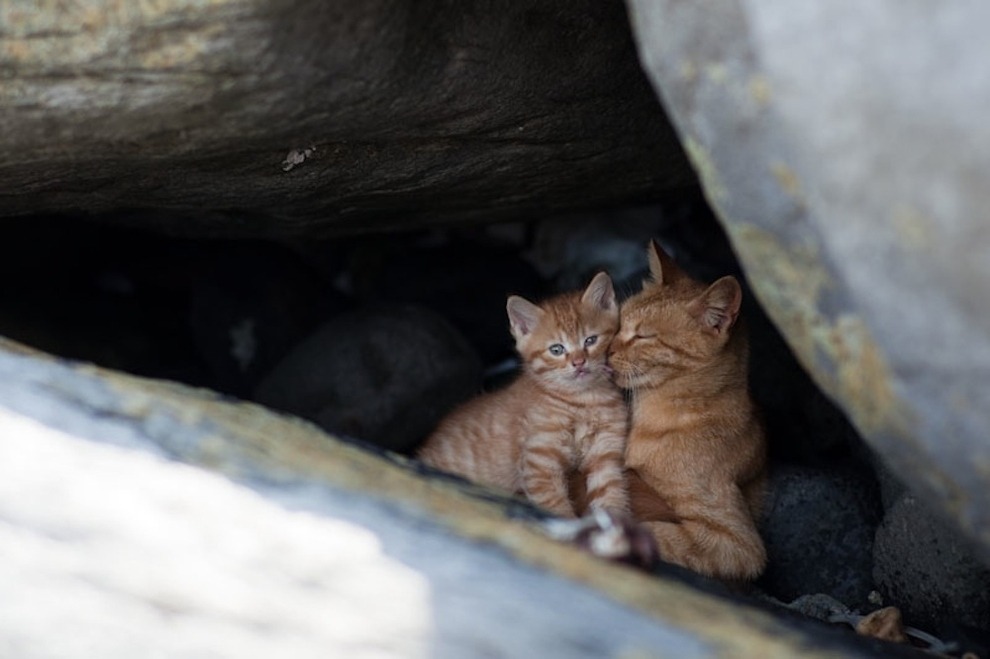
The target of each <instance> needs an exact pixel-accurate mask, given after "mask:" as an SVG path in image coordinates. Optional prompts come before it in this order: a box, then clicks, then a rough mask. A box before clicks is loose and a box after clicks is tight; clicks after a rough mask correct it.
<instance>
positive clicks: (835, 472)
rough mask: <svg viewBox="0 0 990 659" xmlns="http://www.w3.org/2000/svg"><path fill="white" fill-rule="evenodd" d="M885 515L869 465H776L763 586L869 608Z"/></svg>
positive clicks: (781, 595)
mask: <svg viewBox="0 0 990 659" xmlns="http://www.w3.org/2000/svg"><path fill="white" fill-rule="evenodd" d="M882 514H883V510H882V508H881V506H880V498H879V492H878V487H877V484H876V482H875V481H874V480H873V478H872V474H870V473H869V472H868V470H864V469H862V468H860V469H857V468H854V467H853V466H852V465H848V464H844V465H841V466H839V467H831V468H811V467H795V466H787V465H777V466H775V467H774V469H773V470H772V471H771V479H770V487H769V493H768V497H767V502H766V508H765V511H764V514H763V521H762V525H761V533H762V535H763V538H764V541H765V543H766V545H767V553H768V555H769V562H768V565H767V569H766V572H765V573H764V575H763V577H762V578H761V579H760V585H761V586H762V587H763V588H764V589H765V590H766V591H767V592H768V593H769V594H770V595H772V596H774V597H776V598H777V599H779V600H782V601H791V600H794V599H796V598H798V597H800V596H802V595H808V594H822V595H825V596H828V597H831V598H834V599H836V600H839V601H841V602H843V603H844V604H845V605H846V606H847V607H849V608H854V609H855V608H864V607H866V606H867V603H868V598H869V594H870V592H871V591H872V590H873V589H874V585H873V537H874V534H875V532H876V527H877V524H879V522H880V518H881V516H882Z"/></svg>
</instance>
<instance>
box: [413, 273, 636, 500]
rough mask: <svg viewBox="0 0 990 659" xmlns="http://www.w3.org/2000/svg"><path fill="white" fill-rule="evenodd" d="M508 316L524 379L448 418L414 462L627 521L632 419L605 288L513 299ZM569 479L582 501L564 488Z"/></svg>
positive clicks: (610, 294)
mask: <svg viewBox="0 0 990 659" xmlns="http://www.w3.org/2000/svg"><path fill="white" fill-rule="evenodd" d="M506 309H507V311H508V314H509V321H510V329H511V331H512V335H513V337H514V338H515V340H516V349H517V350H518V352H519V355H520V357H521V358H522V362H523V370H522V373H521V374H520V375H519V377H518V378H517V379H516V380H515V381H514V382H513V383H512V384H511V385H509V386H508V387H506V388H504V389H501V390H499V391H495V392H492V393H488V394H484V395H482V396H480V397H478V398H475V399H474V400H471V401H468V402H467V403H466V404H464V405H463V406H461V407H459V408H458V409H456V410H454V411H453V412H452V413H451V414H450V415H449V416H448V417H446V418H445V419H444V420H443V421H442V422H441V423H440V425H439V426H438V427H437V429H436V430H435V431H434V432H433V434H432V435H431V436H430V437H429V438H428V439H427V440H426V442H425V443H424V444H423V446H422V447H421V448H420V450H419V452H418V454H417V457H418V458H419V459H421V460H422V461H423V462H426V463H427V464H430V465H433V466H435V467H437V468H440V469H444V470H446V471H450V472H453V473H456V474H460V475H462V476H464V477H466V478H468V479H470V480H473V481H476V482H479V483H484V484H486V485H490V486H493V487H496V488H500V489H502V490H505V491H507V492H511V493H514V494H522V495H525V496H526V497H527V498H528V499H529V500H530V501H532V502H533V503H535V504H537V505H539V506H542V507H544V508H546V509H547V510H549V511H550V512H552V513H554V514H556V515H559V516H562V517H574V516H575V515H576V514H582V513H583V512H585V509H586V508H605V509H609V510H612V511H615V512H627V511H628V509H629V506H628V495H627V493H626V485H625V478H624V473H623V465H622V456H623V451H624V449H625V441H626V431H627V423H628V422H627V415H628V412H627V409H626V405H625V402H624V401H623V398H622V394H621V392H620V390H619V389H618V388H617V387H616V386H615V385H614V384H613V383H612V382H611V380H610V371H609V368H608V366H607V364H606V353H607V350H608V344H609V341H611V339H612V337H613V336H614V335H615V332H616V330H617V329H618V326H619V311H618V306H617V304H616V301H615V293H614V291H613V288H612V281H611V279H609V277H608V275H606V274H605V273H599V274H598V275H597V276H596V277H595V278H594V279H593V280H592V281H591V283H590V284H589V285H588V288H587V289H586V290H585V291H583V292H575V293H570V294H565V295H562V296H559V297H556V298H552V299H550V300H547V301H546V302H543V303H542V304H540V305H535V304H533V303H531V302H529V301H527V300H524V299H523V298H520V297H516V296H512V297H510V298H509V300H508V303H507V305H506ZM555 353H559V354H555ZM575 479H577V480H578V481H579V482H580V485H581V490H582V496H581V499H580V501H576V500H575V496H574V493H573V492H572V491H571V489H570V487H569V483H570V482H571V481H573V480H575Z"/></svg>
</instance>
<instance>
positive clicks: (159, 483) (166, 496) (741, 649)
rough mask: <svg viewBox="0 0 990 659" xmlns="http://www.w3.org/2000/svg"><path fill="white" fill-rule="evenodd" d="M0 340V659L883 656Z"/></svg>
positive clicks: (393, 467) (127, 381)
mask: <svg viewBox="0 0 990 659" xmlns="http://www.w3.org/2000/svg"><path fill="white" fill-rule="evenodd" d="M5 345H6V346H7V349H5V350H2V351H0V460H2V462H3V464H4V466H5V467H4V469H5V477H4V478H3V479H2V480H0V556H2V557H3V560H2V561H0V584H2V587H3V591H4V597H3V598H2V601H0V654H2V655H3V656H11V657H19V658H25V659H33V658H42V657H45V658H48V657H58V658H60V659H65V658H76V657H78V658H80V659H81V658H89V657H97V656H98V657H101V658H106V659H113V658H115V657H120V658H121V659H123V658H130V657H134V656H164V657H172V656H182V657H238V658H244V657H270V656H292V657H326V656H347V657H383V656H402V657H451V658H454V657H467V656H507V657H533V656H540V657H632V656H636V657H638V656H658V657H667V656H669V657H721V656H732V657H791V656H795V653H798V652H801V653H802V655H803V656H826V655H828V654H829V653H832V652H835V651H836V650H837V649H842V651H844V652H845V653H846V655H847V656H864V657H865V656H886V655H881V654H880V653H879V650H878V649H877V647H876V646H873V645H869V644H863V643H859V642H857V641H856V640H855V638H854V637H852V636H851V635H840V634H837V633H836V634H832V633H831V631H832V630H827V629H820V630H818V631H817V632H816V633H815V635H809V634H808V633H807V632H806V631H805V632H802V631H801V630H800V629H799V628H798V627H794V626H791V625H790V624H785V623H784V622H783V621H778V620H775V619H774V618H773V617H772V616H771V615H769V614H767V613H765V612H762V611H760V610H757V609H754V608H752V607H751V606H749V605H744V604H738V605H737V604H733V603H731V602H729V601H726V600H722V599H719V598H717V597H714V596H712V595H707V594H704V593H702V592H700V591H695V590H693V589H691V588H689V587H687V586H686V585H684V584H682V583H679V582H676V581H673V580H671V579H669V578H667V577H656V576H649V575H646V574H644V573H642V572H638V571H634V570H632V569H628V568H624V567H619V566H616V565H612V564H608V563H605V562H602V561H600V560H598V559H595V558H592V557H590V556H589V555H587V554H585V553H583V552H581V551H579V550H577V549H574V548H572V547H569V546H566V545H562V544H558V543H555V542H553V541H551V540H550V539H548V538H547V537H546V536H545V535H544V534H543V533H542V532H540V531H539V530H538V529H537V528H536V527H535V526H534V522H532V521H526V520H525V519H510V518H509V517H507V516H506V509H504V508H503V507H501V506H499V505H497V504H495V503H492V502H491V501H490V500H488V499H486V498H485V497H481V498H479V497H478V493H473V492H472V490H471V489H468V488H464V487H463V486H460V485H456V484H453V483H451V482H449V481H446V480H436V479H428V478H424V477H423V476H422V475H420V474H418V473H416V472H415V471H413V470H410V469H408V468H407V467H405V466H404V464H403V462H402V461H401V460H399V459H397V458H396V459H393V460H389V459H385V458H383V457H381V456H378V455H373V454H371V453H368V452H366V451H365V450H363V449H359V448H357V447H354V446H349V445H346V444H342V443H340V442H338V441H336V440H334V439H332V438H330V437H328V436H326V435H324V434H323V433H322V432H320V431H319V430H317V429H316V428H315V427H313V426H311V425H309V424H305V423H303V422H300V421H296V420H292V419H287V418H282V417H278V416H276V415H273V414H271V413H270V412H267V411H265V410H263V409H261V408H259V407H256V406H253V405H247V404H235V403H230V402H225V401H223V400H221V399H219V398H217V397H216V396H215V395H212V394H209V393H208V392H203V391H197V390H192V389H188V388H184V387H180V386H177V385H169V384H165V383H155V382H152V381H147V380H140V379H137V378H131V377H124V376H119V375H115V374H113V373H111V372H104V371H99V370H97V369H94V368H92V367H86V366H71V365H67V364H63V363H58V362H55V361H51V360H49V359H48V358H45V357H42V356H32V355H30V354H19V353H20V352H21V350H20V349H19V348H17V347H16V346H13V345H12V344H5ZM884 651H886V649H885V650H884Z"/></svg>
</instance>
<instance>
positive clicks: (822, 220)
mask: <svg viewBox="0 0 990 659" xmlns="http://www.w3.org/2000/svg"><path fill="white" fill-rule="evenodd" d="M628 4H629V8H630V14H631V17H632V24H633V28H634V32H635V34H636V37H637V40H638V43H639V50H640V55H641V59H642V61H643V62H644V65H645V66H646V68H647V69H648V71H649V73H650V75H651V78H652V80H653V82H654V86H655V87H656V89H657V90H658V92H659V94H660V96H661V97H662V99H663V101H664V104H665V107H666V108H667V111H668V113H669V114H670V116H671V118H672V120H673V121H674V123H675V125H676V127H677V129H678V131H679V133H680V135H681V138H682V141H683V143H684V144H685V147H686V149H687V151H688V153H689V155H690V157H691V159H692V162H693V165H694V167H695V168H696V170H697V171H698V173H699V175H700V176H701V178H702V179H703V183H704V186H705V189H706V192H707V195H708V198H709V200H710V201H711V202H712V204H713V205H714V207H715V208H716V210H717V212H718V214H719V215H720V217H721V219H722V221H723V223H724V224H725V226H726V228H727V230H728V232H729V234H730V236H731V238H732V240H733V243H734V245H735V247H736V249H737V251H738V253H739V256H740V259H741V261H742V264H743V266H744V268H745V270H746V272H747V275H748V277H749V280H750V281H751V282H752V284H753V286H754V287H755V289H756V292H757V294H758V296H759V298H760V300H761V301H762V302H763V304H764V306H765V307H766V308H767V310H768V312H769V314H770V316H771V317H772V318H773V320H774V321H775V323H776V324H777V326H778V327H779V328H780V329H781V331H782V332H783V334H784V335H785V336H786V338H787V340H788V342H789V343H790V345H791V346H792V347H793V348H794V349H795V351H796V352H797V353H798V355H799V357H800V358H801V360H802V361H803V363H804V365H805V366H806V367H807V368H808V370H809V371H811V372H812V373H813V374H814V377H815V379H816V380H817V382H818V383H819V384H820V385H821V386H822V387H823V388H824V389H825V390H826V391H827V392H828V393H829V394H830V395H832V396H833V397H834V398H835V399H837V400H838V401H839V403H840V404H841V405H842V407H843V408H844V409H845V410H846V412H847V413H848V414H849V415H850V417H851V419H852V420H853V421H854V423H855V424H856V426H857V428H858V429H859V430H860V431H861V432H862V434H863V435H864V436H865V437H866V439H867V440H868V441H869V442H870V444H871V445H872V446H873V447H874V448H875V449H876V450H877V451H879V452H880V453H881V454H882V456H883V458H884V460H885V461H886V462H888V463H889V464H890V465H891V466H892V467H893V468H894V470H895V471H896V472H897V473H898V474H899V475H900V477H901V479H902V480H903V481H904V482H905V483H907V484H908V485H910V486H911V487H912V488H913V489H914V490H915V491H916V492H917V493H919V494H920V495H922V496H924V497H926V498H930V499H931V500H932V501H933V502H934V503H935V504H936V507H937V508H938V509H939V510H940V511H941V513H942V514H943V515H945V516H947V517H951V518H952V519H953V520H954V521H955V523H956V525H958V526H959V527H960V528H961V529H963V530H964V531H965V532H966V533H967V534H968V535H969V536H970V538H971V539H973V540H975V541H976V542H977V543H979V545H980V547H981V551H982V554H983V558H984V560H986V561H990V495H988V492H990V442H988V440H987V428H988V427H990V387H987V378H988V376H990V225H988V224H987V222H986V218H987V209H988V208H990V186H988V185H987V183H986V179H987V172H988V171H990V123H988V122H987V120H986V108H987V107H990V72H988V69H987V67H986V62H987V58H988V56H990V41H987V39H986V35H985V33H984V32H985V31H984V29H983V26H985V25H987V23H988V22H990V5H988V4H987V3H985V2H982V0H962V1H960V2H954V3H950V4H945V3H941V4H932V3H908V4H905V3H903V2H897V1H896V0H881V1H878V2H870V3H861V2H854V1H852V0H843V1H841V2H829V3H810V4H809V3H800V2H789V1H784V0H778V1H773V2H749V1H746V0H734V1H732V2H715V1H712V0H702V1H699V2H690V3H684V2H675V1H673V0H629V2H628Z"/></svg>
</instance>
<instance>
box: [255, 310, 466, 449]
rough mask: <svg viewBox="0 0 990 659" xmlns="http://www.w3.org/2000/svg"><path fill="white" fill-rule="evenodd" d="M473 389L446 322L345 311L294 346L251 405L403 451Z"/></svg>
mask: <svg viewBox="0 0 990 659" xmlns="http://www.w3.org/2000/svg"><path fill="white" fill-rule="evenodd" d="M480 390H481V363H480V361H479V359H478V357H477V355H476V354H475V352H474V351H473V350H472V348H471V347H470V345H468V343H467V342H466V341H465V339H464V338H463V337H462V336H461V335H460V334H459V333H458V332H457V330H455V329H454V328H452V327H451V326H450V325H449V324H448V323H447V322H446V321H444V320H443V319H442V318H440V317H439V316H437V315H435V314H433V313H432V312H429V311H426V310H424V309H420V308H416V307H389V308H380V309H364V310H358V311H353V312H347V313H344V314H341V315H340V316H338V317H336V318H334V319H333V320H330V321H328V322H327V323H325V324H324V325H322V326H321V327H319V328H318V329H317V330H315V331H314V332H313V333H312V334H311V335H310V336H309V337H307V338H306V339H305V340H303V341H302V342H301V343H300V344H299V345H297V346H296V347H295V348H294V349H293V350H292V351H291V352H290V353H289V354H288V355H286V356H285V358H284V359H283V360H282V361H281V362H279V364H278V365H277V366H276V367H275V368H274V369H273V370H272V372H271V373H270V374H269V375H268V376H267V377H265V378H264V380H262V382H261V383H260V384H259V385H258V387H257V389H256V391H255V395H254V399H255V400H257V401H258V402H260V403H262V404H264V405H267V406H269V407H272V408H274V409H277V410H282V411H285V412H290V413H292V414H295V415H298V416H300V417H302V418H304V419H310V420H312V421H315V422H316V423H317V424H319V425H320V426H321V427H322V428H324V429H326V430H328V431H330V432H333V433H336V434H340V435H345V436H350V437H354V438H357V439H361V440H365V441H368V442H371V443H372V444H376V445H378V446H380V447H382V448H386V449H388V450H391V451H399V452H402V451H409V450H411V449H412V448H414V447H415V445H416V444H418V443H419V442H420V441H422V440H423V439H425V437H426V435H427V434H428V433H429V432H430V431H431V430H432V429H433V428H434V427H435V426H436V424H437V423H438V422H439V421H440V419H441V418H443V416H444V415H445V414H446V413H447V412H449V411H450V410H451V409H452V408H453V407H454V406H455V405H456V404H458V403H460V402H463V401H464V400H466V399H467V398H469V397H471V396H474V395H475V394H477V393H478V392H479V391H480Z"/></svg>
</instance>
